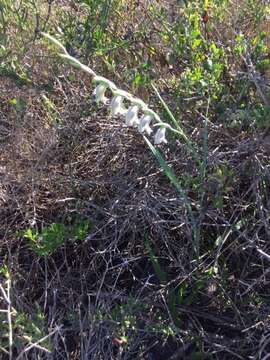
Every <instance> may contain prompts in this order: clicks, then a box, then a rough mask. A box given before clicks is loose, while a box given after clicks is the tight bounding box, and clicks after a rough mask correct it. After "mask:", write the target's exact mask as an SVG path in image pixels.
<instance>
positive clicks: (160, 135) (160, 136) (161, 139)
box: [154, 127, 167, 145]
mask: <svg viewBox="0 0 270 360" xmlns="http://www.w3.org/2000/svg"><path fill="white" fill-rule="evenodd" d="M165 132H166V128H165V127H160V128H159V129H158V130H157V132H156V133H155V136H154V143H155V145H158V144H161V143H164V144H167V140H166V137H165Z"/></svg>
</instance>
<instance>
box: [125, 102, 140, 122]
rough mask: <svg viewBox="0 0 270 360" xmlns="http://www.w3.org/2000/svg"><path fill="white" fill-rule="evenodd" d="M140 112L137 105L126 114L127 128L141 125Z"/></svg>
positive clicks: (131, 107)
mask: <svg viewBox="0 0 270 360" xmlns="http://www.w3.org/2000/svg"><path fill="white" fill-rule="evenodd" d="M138 111H139V107H138V106H137V105H132V106H130V107H129V109H128V111H127V113H126V125H127V126H137V125H139V119H138Z"/></svg>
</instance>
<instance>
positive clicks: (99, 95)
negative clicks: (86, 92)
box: [93, 84, 109, 104]
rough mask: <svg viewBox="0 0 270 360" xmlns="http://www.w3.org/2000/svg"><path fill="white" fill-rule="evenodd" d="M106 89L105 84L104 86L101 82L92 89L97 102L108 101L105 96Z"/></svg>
mask: <svg viewBox="0 0 270 360" xmlns="http://www.w3.org/2000/svg"><path fill="white" fill-rule="evenodd" d="M106 89H107V86H105V85H103V84H99V85H98V86H97V87H96V88H95V90H94V91H93V95H94V96H95V99H96V102H97V103H100V102H102V103H103V104H107V103H108V101H109V99H108V98H107V97H106V96H105V92H106Z"/></svg>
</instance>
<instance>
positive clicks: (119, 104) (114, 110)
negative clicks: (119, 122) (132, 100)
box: [110, 95, 127, 116]
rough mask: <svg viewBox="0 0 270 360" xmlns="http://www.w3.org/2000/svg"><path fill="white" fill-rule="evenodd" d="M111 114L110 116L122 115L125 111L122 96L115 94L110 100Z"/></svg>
mask: <svg viewBox="0 0 270 360" xmlns="http://www.w3.org/2000/svg"><path fill="white" fill-rule="evenodd" d="M110 107H111V114H112V116H116V115H124V114H126V112H127V109H125V107H124V106H123V97H122V96H120V95H116V96H115V97H114V98H113V99H112V102H111V105H110Z"/></svg>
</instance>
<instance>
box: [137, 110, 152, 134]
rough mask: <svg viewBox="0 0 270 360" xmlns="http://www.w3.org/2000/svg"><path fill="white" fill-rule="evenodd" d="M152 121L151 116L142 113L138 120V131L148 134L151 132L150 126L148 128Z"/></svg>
mask: <svg viewBox="0 0 270 360" xmlns="http://www.w3.org/2000/svg"><path fill="white" fill-rule="evenodd" d="M151 121H152V116H150V115H144V116H143V117H142V118H141V120H140V123H139V132H140V133H143V132H144V131H145V132H146V133H147V134H148V135H150V134H151V132H152V131H153V130H152V129H151V128H150V122H151Z"/></svg>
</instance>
